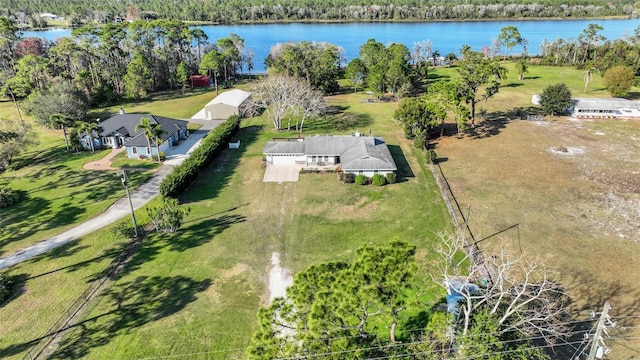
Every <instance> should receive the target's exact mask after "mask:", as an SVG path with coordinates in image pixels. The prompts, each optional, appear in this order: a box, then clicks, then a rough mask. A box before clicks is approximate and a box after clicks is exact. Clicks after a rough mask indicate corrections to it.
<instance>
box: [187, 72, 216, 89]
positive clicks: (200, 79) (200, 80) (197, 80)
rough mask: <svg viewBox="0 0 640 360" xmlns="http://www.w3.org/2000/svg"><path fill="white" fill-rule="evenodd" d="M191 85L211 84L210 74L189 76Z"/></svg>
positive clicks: (204, 85) (202, 85) (206, 85)
mask: <svg viewBox="0 0 640 360" xmlns="http://www.w3.org/2000/svg"><path fill="white" fill-rule="evenodd" d="M189 83H190V84H191V87H209V86H211V85H212V81H211V76H209V75H191V76H189Z"/></svg>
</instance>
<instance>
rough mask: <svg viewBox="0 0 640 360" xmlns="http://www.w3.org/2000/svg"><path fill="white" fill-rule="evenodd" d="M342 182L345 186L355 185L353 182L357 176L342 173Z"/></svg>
mask: <svg viewBox="0 0 640 360" xmlns="http://www.w3.org/2000/svg"><path fill="white" fill-rule="evenodd" d="M340 174H341V175H340V180H342V182H344V183H345V184H353V182H354V181H355V180H356V179H355V176H353V174H352V173H340Z"/></svg>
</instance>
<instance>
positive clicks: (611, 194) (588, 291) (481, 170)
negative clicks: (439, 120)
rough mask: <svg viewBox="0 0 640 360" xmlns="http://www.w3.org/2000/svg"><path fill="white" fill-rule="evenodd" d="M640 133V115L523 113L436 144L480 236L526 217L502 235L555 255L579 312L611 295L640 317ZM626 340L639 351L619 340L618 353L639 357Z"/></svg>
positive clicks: (623, 310) (620, 311)
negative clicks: (542, 117)
mask: <svg viewBox="0 0 640 360" xmlns="http://www.w3.org/2000/svg"><path fill="white" fill-rule="evenodd" d="M490 119H491V118H489V122H490ZM485 125H486V124H485ZM489 126H491V125H489ZM639 138H640V121H638V120H635V121H623V120H618V121H615V120H597V121H570V120H567V119H555V120H552V121H545V122H530V121H519V120H515V121H509V122H505V123H503V124H502V126H501V128H500V129H499V131H497V132H496V133H495V134H489V135H486V136H480V137H473V136H466V137H464V138H462V139H459V138H454V137H451V138H445V139H441V140H439V141H438V143H437V148H436V149H437V151H438V155H439V156H441V157H443V158H446V161H444V162H442V163H441V165H442V167H443V169H444V171H445V173H446V174H447V176H448V177H449V180H450V181H451V183H452V186H453V188H454V191H455V193H456V195H457V197H458V199H459V200H460V202H461V203H462V204H464V206H466V205H467V204H468V205H469V206H470V209H471V211H470V215H471V216H470V224H471V228H472V230H473V231H474V232H475V233H476V236H477V237H478V238H483V237H484V236H488V235H491V234H493V233H494V232H497V231H499V230H501V229H504V228H506V227H508V226H510V225H513V224H520V226H519V227H518V228H517V229H514V230H510V231H508V232H506V233H504V234H503V239H505V241H507V242H508V243H509V244H510V245H512V246H513V248H514V249H516V250H519V249H520V248H521V249H522V250H523V251H525V252H527V253H529V254H535V255H537V256H539V257H541V258H546V259H547V260H548V263H549V265H550V266H551V267H552V268H553V269H555V270H557V271H558V272H559V274H560V276H561V279H560V280H561V281H562V283H563V284H565V285H566V286H567V287H568V288H569V290H570V292H571V294H572V295H573V298H574V299H575V301H576V303H575V304H574V309H575V310H576V312H578V313H580V312H582V313H583V314H585V313H586V312H587V311H588V310H592V309H593V310H597V309H599V308H601V306H602V304H603V303H604V302H605V301H610V302H611V303H612V306H613V307H614V311H612V313H613V314H615V315H618V316H627V315H634V316H637V315H638V313H640V290H639V289H638V286H637V284H638V283H640V251H638V249H639V247H640V225H639V224H640V156H639V155H640V142H638V139H639ZM498 241H500V240H499V239H493V240H488V241H486V242H485V244H483V245H484V246H485V247H491V245H492V244H491V243H495V242H498ZM626 320H629V319H626ZM627 324H628V323H627ZM634 325H635V326H637V324H635V323H634V324H632V326H634ZM624 345H625V346H629V347H631V348H632V350H630V349H626V348H625V347H624V346H621V347H618V348H616V350H617V351H618V352H617V355H616V356H615V357H616V358H624V357H622V356H621V357H618V355H624V356H638V354H640V352H639V351H640V344H639V343H638V342H637V341H636V342H635V343H630V342H625V343H624Z"/></svg>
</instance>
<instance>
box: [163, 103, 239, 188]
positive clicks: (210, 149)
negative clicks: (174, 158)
mask: <svg viewBox="0 0 640 360" xmlns="http://www.w3.org/2000/svg"><path fill="white" fill-rule="evenodd" d="M239 128H240V117H239V116H236V115H234V116H231V117H230V118H229V119H227V121H225V122H224V124H222V125H220V126H218V127H217V128H215V129H214V130H213V131H211V132H210V133H209V134H207V136H206V137H205V138H204V139H203V140H202V144H201V145H200V147H198V148H197V149H195V150H194V151H193V152H192V153H191V155H189V157H188V158H186V159H185V160H184V161H183V162H182V164H180V165H178V166H176V167H175V168H173V171H171V172H170V173H169V174H168V175H167V176H166V177H165V178H164V180H162V183H160V194H162V196H164V197H177V196H178V195H180V193H182V192H183V191H184V190H185V189H186V188H187V186H189V184H190V183H191V182H192V181H193V180H194V179H195V178H196V177H197V176H198V174H199V173H200V171H201V170H202V169H204V168H205V167H206V166H208V165H209V164H211V162H212V161H213V159H215V157H216V156H217V155H218V154H220V152H221V151H222V150H223V149H225V148H226V147H227V141H228V140H229V139H231V137H232V136H233V135H234V134H235V133H236V131H238V129H239Z"/></svg>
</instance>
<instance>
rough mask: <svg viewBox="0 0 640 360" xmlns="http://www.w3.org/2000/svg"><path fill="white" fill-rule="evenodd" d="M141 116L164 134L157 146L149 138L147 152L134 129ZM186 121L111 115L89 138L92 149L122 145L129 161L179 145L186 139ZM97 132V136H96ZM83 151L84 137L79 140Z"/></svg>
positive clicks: (142, 137)
mask: <svg viewBox="0 0 640 360" xmlns="http://www.w3.org/2000/svg"><path fill="white" fill-rule="evenodd" d="M143 117H146V118H148V119H149V120H150V121H151V123H152V124H157V125H160V126H161V128H162V130H164V134H163V135H162V139H161V140H160V145H159V146H156V143H155V139H151V149H149V148H148V144H147V138H146V136H145V133H144V130H143V129H139V130H138V131H136V130H135V128H136V125H138V124H139V123H140V119H142V118H143ZM187 123H188V121H185V120H176V119H171V118H166V117H162V116H158V115H149V114H124V113H121V114H119V115H114V116H112V117H110V118H108V119H107V120H104V121H101V122H100V124H99V125H98V131H97V132H94V134H93V135H94V136H95V138H93V141H94V145H97V146H95V147H96V148H109V147H110V148H114V149H116V148H119V147H121V146H124V147H125V149H126V151H127V157H129V158H132V159H134V158H141V157H151V156H155V155H157V154H158V148H159V149H160V151H161V152H166V151H167V150H169V149H170V148H172V147H173V146H175V145H177V144H179V143H180V142H181V141H182V140H184V139H186V138H187V136H189V132H188V130H187ZM96 133H97V134H96ZM96 135H97V136H96ZM81 141H82V144H83V145H84V147H85V148H89V147H90V146H89V142H88V139H87V138H86V136H85V137H84V138H83V139H81Z"/></svg>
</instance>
